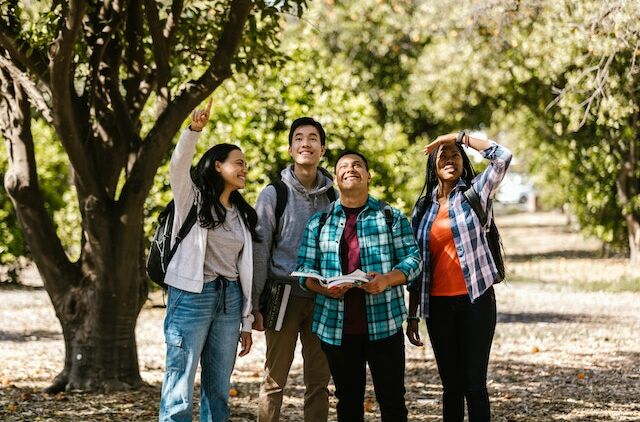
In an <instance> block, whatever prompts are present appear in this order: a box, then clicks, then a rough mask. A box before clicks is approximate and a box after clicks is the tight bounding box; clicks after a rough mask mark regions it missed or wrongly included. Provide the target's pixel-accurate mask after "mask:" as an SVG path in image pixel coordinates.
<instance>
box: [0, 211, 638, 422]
mask: <svg viewBox="0 0 640 422" xmlns="http://www.w3.org/2000/svg"><path fill="white" fill-rule="evenodd" d="M499 225H500V227H501V228H502V229H501V231H502V234H503V237H504V241H505V246H506V249H507V252H508V253H509V256H510V260H509V262H508V266H509V268H508V270H509V273H510V280H511V281H508V282H506V283H503V284H502V285H500V286H498V287H497V288H496V295H497V300H498V313H499V315H498V318H499V323H498V326H497V329H496V337H495V341H494V345H493V349H492V357H491V362H490V367H489V389H490V395H491V397H492V411H493V416H494V417H493V420H495V421H540V422H542V421H545V422H546V421H553V420H564V421H605V420H612V421H640V403H639V402H640V369H639V364H640V288H639V287H638V278H637V277H638V274H640V269H639V268H637V267H634V266H632V265H630V264H629V263H627V262H626V261H624V260H620V259H601V258H598V253H597V252H598V250H599V245H598V243H597V242H594V241H590V240H588V239H584V238H582V237H581V236H579V235H578V234H576V233H574V232H572V231H571V230H570V229H569V228H567V227H566V222H565V219H564V217H563V216H561V215H558V214H551V213H550V214H516V215H511V216H505V217H501V218H499ZM27 281H28V282H29V283H30V284H33V285H34V287H31V288H20V289H6V288H3V289H2V290H0V321H2V325H1V326H0V420H3V421H151V420H154V419H156V418H157V416H156V415H157V408H158V401H159V394H160V382H161V379H162V371H163V365H164V343H163V337H162V319H163V316H164V309H162V308H159V307H154V306H153V305H154V304H155V305H157V304H158V303H162V298H161V297H158V296H154V297H153V300H152V301H150V303H149V306H148V307H147V308H145V309H144V310H143V312H142V314H141V315H140V319H139V322H138V327H137V339H138V345H139V360H140V368H141V371H142V377H143V379H144V380H145V381H146V382H147V385H146V386H145V387H143V388H141V389H139V390H136V391H126V392H119V393H114V394H109V395H102V394H80V393H60V394H58V395H46V394H43V393H41V390H42V388H44V387H46V386H47V385H48V383H49V382H50V381H51V380H52V378H53V377H54V376H55V375H56V374H57V373H58V371H59V370H60V369H61V367H62V362H63V356H64V350H63V342H62V335H61V332H60V326H59V324H58V322H57V319H56V317H55V314H54V312H53V308H52V307H51V304H50V302H49V299H48V297H47V295H46V292H45V291H44V290H42V288H40V287H37V285H38V281H37V280H27ZM602 289H605V290H606V291H599V290H602ZM254 341H255V346H254V349H253V351H252V353H251V354H250V355H249V356H247V357H244V358H240V359H238V361H237V365H236V370H235V372H234V375H233V383H234V386H235V390H236V392H237V395H235V397H232V398H231V405H232V421H238V422H239V421H254V420H255V409H256V401H257V394H258V389H259V383H260V377H261V370H262V365H263V357H264V338H263V336H262V335H261V334H259V333H255V334H254ZM406 384H407V403H408V406H409V420H411V421H431V420H439V419H440V383H439V378H438V374H437V370H436V366H435V362H434V360H433V354H432V352H431V349H430V346H428V345H427V346H425V347H423V348H417V347H413V346H411V345H407V374H406ZM289 385H290V387H289V388H288V391H287V397H286V398H285V402H284V405H283V409H282V414H283V416H282V420H283V421H302V420H303V417H302V396H303V392H304V388H303V380H302V370H301V360H300V359H299V358H296V360H295V362H294V366H293V368H292V371H291V377H290V382H289ZM367 397H368V399H367V408H368V409H369V411H368V412H367V420H368V421H374V420H379V415H378V413H377V411H378V409H377V404H376V402H375V398H374V396H373V391H372V390H371V388H369V389H368V391H367ZM331 407H332V413H331V415H330V419H331V420H335V412H334V411H333V409H335V401H334V400H333V399H332V403H331ZM196 409H197V408H196ZM194 419H196V420H197V417H195V418H194Z"/></svg>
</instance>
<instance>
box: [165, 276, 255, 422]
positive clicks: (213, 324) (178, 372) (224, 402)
mask: <svg viewBox="0 0 640 422" xmlns="http://www.w3.org/2000/svg"><path fill="white" fill-rule="evenodd" d="M224 284H226V286H223V282H222V280H220V279H218V280H216V281H213V282H209V283H205V284H204V287H203V289H202V292H201V293H191V292H186V291H184V290H180V289H177V288H174V287H169V298H168V300H167V314H166V317H165V320H164V335H165V339H166V343H167V359H166V371H165V374H164V380H163V382H162V393H161V394H162V395H161V399H160V415H159V421H160V422H169V421H180V422H183V421H191V420H192V419H191V418H192V412H193V386H194V381H195V376H196V369H197V368H198V362H200V365H201V366H202V374H201V386H200V421H201V422H221V421H227V420H228V419H229V389H230V387H231V380H230V378H231V373H232V371H233V366H234V364H235V359H236V352H237V348H238V340H239V338H240V323H241V315H242V302H243V300H242V290H241V288H240V284H239V283H238V282H229V281H226V280H225V281H224ZM225 311H226V312H225Z"/></svg>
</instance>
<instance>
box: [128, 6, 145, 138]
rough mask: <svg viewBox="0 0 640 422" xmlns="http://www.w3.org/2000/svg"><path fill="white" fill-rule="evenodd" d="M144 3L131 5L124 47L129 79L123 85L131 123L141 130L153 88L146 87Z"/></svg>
mask: <svg viewBox="0 0 640 422" xmlns="http://www.w3.org/2000/svg"><path fill="white" fill-rule="evenodd" d="M142 1H143V0H132V1H131V2H130V3H129V13H127V22H126V26H125V33H124V37H125V38H124V47H125V49H126V54H125V56H124V63H125V66H126V68H127V77H126V78H125V79H124V80H123V82H122V84H123V86H124V88H125V91H126V94H125V103H126V104H127V106H128V107H129V113H130V115H131V121H132V122H134V124H135V126H136V131H138V130H139V128H140V121H139V119H140V113H142V110H143V108H144V104H145V103H146V100H147V98H148V96H149V94H150V93H151V87H150V86H148V85H145V83H146V82H145V79H146V77H147V73H146V71H145V63H146V60H145V55H144V50H143V48H142V32H143V16H142Z"/></svg>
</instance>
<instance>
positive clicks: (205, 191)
mask: <svg viewBox="0 0 640 422" xmlns="http://www.w3.org/2000/svg"><path fill="white" fill-rule="evenodd" d="M233 150H239V151H241V150H240V148H239V147H238V146H236V145H233V144H218V145H215V146H214V147H212V148H210V149H209V150H208V151H207V152H205V153H204V155H203V156H202V158H201V159H200V161H198V164H197V165H196V166H195V168H194V169H193V171H192V172H191V180H193V183H194V185H195V186H196V189H198V192H200V203H199V204H198V205H199V211H198V222H199V224H200V226H202V227H204V228H207V229H213V228H216V227H218V226H219V225H221V224H222V223H224V220H225V218H226V217H227V209H226V208H225V207H224V206H223V205H222V203H221V202H220V194H222V191H223V190H224V179H223V178H222V175H221V174H220V173H219V172H218V171H217V170H216V162H217V161H218V162H221V163H222V162H224V161H225V160H226V159H227V157H229V153H231V151H233ZM229 201H230V202H231V203H232V204H234V205H235V206H236V207H237V208H238V211H239V212H240V217H241V218H242V219H243V220H244V222H245V224H246V225H247V226H248V227H249V231H250V232H251V237H252V239H254V240H257V241H259V240H260V238H259V236H258V233H257V232H256V225H257V224H258V215H257V214H256V210H254V209H253V207H252V206H251V205H249V204H248V203H247V201H245V199H244V198H243V197H242V194H241V193H240V192H239V191H237V190H235V191H233V192H231V195H229ZM211 208H213V209H214V210H215V215H214V213H212V212H211ZM216 217H217V218H216Z"/></svg>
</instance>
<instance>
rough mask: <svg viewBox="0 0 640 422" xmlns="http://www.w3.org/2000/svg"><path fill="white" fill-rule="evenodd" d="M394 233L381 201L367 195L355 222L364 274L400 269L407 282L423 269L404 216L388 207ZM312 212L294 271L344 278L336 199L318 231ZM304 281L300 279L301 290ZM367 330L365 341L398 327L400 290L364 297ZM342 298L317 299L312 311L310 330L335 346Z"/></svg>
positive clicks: (402, 309) (341, 218)
mask: <svg viewBox="0 0 640 422" xmlns="http://www.w3.org/2000/svg"><path fill="white" fill-rule="evenodd" d="M392 212H393V226H392V232H393V234H392V233H391V232H390V230H389V227H388V226H387V223H386V221H385V215H384V212H383V210H382V209H381V207H380V202H379V201H378V200H377V199H375V198H373V197H371V196H369V199H368V200H367V203H366V205H365V207H364V208H363V210H362V211H361V212H360V213H359V214H358V217H357V220H356V231H357V233H358V242H359V244H360V267H361V269H362V270H363V271H365V272H369V271H375V272H378V273H381V274H385V273H388V272H389V271H392V270H395V269H397V270H400V271H402V273H403V274H404V275H405V276H406V277H407V281H410V280H412V279H414V278H416V277H417V276H418V275H419V274H420V270H421V269H422V260H421V259H420V252H419V250H418V246H417V245H416V241H415V239H414V237H413V233H412V231H411V226H410V225H409V221H408V220H407V218H406V217H405V216H404V215H403V214H402V212H400V211H399V210H397V209H395V208H392ZM321 214H322V213H316V214H315V215H314V216H312V217H311V219H310V220H309V222H308V223H307V227H306V229H305V232H304V235H303V237H302V243H301V244H300V250H299V252H298V269H297V271H303V272H307V273H314V274H320V275H322V276H323V277H334V276H337V275H340V274H342V269H341V266H340V239H341V238H342V233H343V231H344V226H345V224H346V221H347V217H346V213H345V212H344V209H343V207H342V205H341V204H340V202H339V201H336V202H335V205H334V206H333V208H332V209H331V210H330V212H329V214H328V215H327V219H326V221H325V224H324V226H323V227H322V230H321V231H320V233H318V228H319V221H320V215H321ZM304 283H305V279H304V278H303V277H301V278H300V285H301V286H302V287H303V288H304V287H305V285H304ZM365 308H366V312H367V330H368V333H369V340H380V339H383V338H386V337H389V336H391V335H393V334H395V333H396V332H397V331H398V330H399V329H401V328H402V322H403V321H404V319H405V318H406V316H407V308H406V306H405V303H404V294H403V289H402V286H393V287H389V288H387V289H386V290H385V291H384V292H382V293H379V294H375V295H374V294H368V293H367V294H365ZM343 322H344V300H343V299H342V298H340V299H333V298H330V297H328V296H324V295H320V294H318V295H316V304H315V309H314V313H313V325H312V329H313V332H314V333H316V334H317V335H318V337H319V338H320V340H322V341H324V342H325V343H329V344H333V345H336V346H339V345H340V344H341V343H342V328H343Z"/></svg>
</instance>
